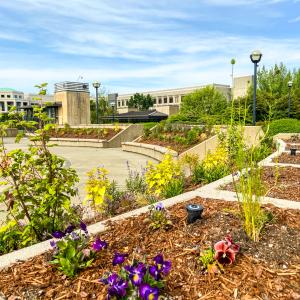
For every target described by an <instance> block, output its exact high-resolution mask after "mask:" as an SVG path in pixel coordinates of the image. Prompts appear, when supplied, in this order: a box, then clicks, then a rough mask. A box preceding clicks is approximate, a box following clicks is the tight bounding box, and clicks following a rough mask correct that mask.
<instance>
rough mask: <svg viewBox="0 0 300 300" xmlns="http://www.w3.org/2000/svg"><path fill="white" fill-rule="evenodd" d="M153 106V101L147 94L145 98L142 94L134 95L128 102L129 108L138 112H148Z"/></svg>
mask: <svg viewBox="0 0 300 300" xmlns="http://www.w3.org/2000/svg"><path fill="white" fill-rule="evenodd" d="M153 105H154V99H153V98H152V97H151V96H150V95H149V94H148V95H147V96H145V95H143V94H139V93H136V94H134V95H133V96H131V97H130V99H129V101H128V107H129V108H137V109H138V110H148V109H149V108H150V107H152V106H153Z"/></svg>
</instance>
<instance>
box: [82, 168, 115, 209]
mask: <svg viewBox="0 0 300 300" xmlns="http://www.w3.org/2000/svg"><path fill="white" fill-rule="evenodd" d="M107 174H108V171H107V170H106V169H105V168H102V167H99V168H94V169H92V170H91V171H89V172H88V173H87V175H88V180H87V183H86V192H87V196H86V198H85V201H84V202H85V204H87V203H88V202H89V203H90V204H91V206H92V207H93V208H94V209H95V210H98V211H103V209H104V207H103V206H104V202H105V200H106V199H108V200H109V199H111V198H112V197H111V195H110V194H109V188H110V186H111V182H110V181H109V179H108V178H107Z"/></svg>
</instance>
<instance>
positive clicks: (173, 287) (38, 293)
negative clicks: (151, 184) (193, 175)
mask: <svg viewBox="0 0 300 300" xmlns="http://www.w3.org/2000/svg"><path fill="white" fill-rule="evenodd" d="M192 202H193V203H201V204H202V205H203V206H204V214H203V219H202V220H198V221H196V222H195V223H194V224H190V225H187V223H186V210H185V205H183V204H178V205H175V206H174V207H172V208H171V209H170V211H169V213H170V219H171V220H172V223H173V224H174V226H173V227H171V228H170V229H169V230H164V229H162V228H161V229H159V230H153V229H150V227H149V223H148V220H147V217H148V216H147V215H146V216H145V215H141V216H138V217H133V218H130V219H127V220H124V221H121V222H119V223H111V224H110V229H109V230H108V231H107V232H105V233H103V234H102V235H101V239H104V240H105V241H107V242H108V249H107V250H106V251H107V252H103V253H101V255H99V256H97V258H96V260H95V262H94V263H93V265H92V266H91V267H89V268H87V269H85V270H84V271H82V272H81V273H80V274H79V275H78V276H76V277H75V278H73V279H67V278H66V276H64V275H62V273H60V272H59V271H58V270H57V269H56V268H55V267H53V266H51V265H49V258H50V253H48V254H45V255H42V256H38V257H36V258H34V259H32V260H30V261H28V262H23V263H20V264H18V265H14V266H12V267H10V268H8V269H6V270H2V271H1V272H0V291H1V292H2V293H3V295H5V297H10V296H11V297H21V299H54V298H55V299H105V296H106V294H107V288H106V287H105V285H104V284H102V283H101V282H99V278H101V277H103V276H104V275H105V273H106V272H107V271H111V270H113V269H115V270H118V268H119V267H118V266H117V267H114V268H113V267H112V260H113V257H114V253H115V252H116V251H118V252H122V253H128V254H129V257H130V259H132V258H133V257H134V258H135V259H138V260H142V259H143V258H144V257H146V259H147V261H148V262H151V261H152V259H153V257H155V256H156V255H157V253H162V254H163V255H164V258H165V259H167V260H170V261H171V271H170V274H169V276H168V277H167V281H166V285H165V288H164V289H163V295H165V296H167V297H173V299H182V300H183V299H191V300H192V299H199V298H200V299H201V297H202V298H203V299H216V300H218V299H219V300H221V299H243V300H246V299H281V300H284V299H298V297H299V296H300V294H299V280H300V257H299V253H300V242H299V241H300V222H299V220H300V218H299V217H300V212H299V210H283V209H279V208H275V207H274V206H271V205H268V206H267V207H265V209H266V210H267V211H269V212H270V213H272V214H273V217H274V221H273V222H271V223H269V224H268V225H267V226H266V228H265V231H264V234H263V235H262V237H261V240H260V241H259V242H257V243H254V242H252V241H250V240H249V239H248V238H247V237H246V235H245V232H244V230H243V229H242V225H241V222H240V219H239V218H238V216H237V213H236V212H237V204H236V203H230V202H225V201H213V200H204V199H200V198H198V199H194V200H193V201H192ZM229 232H230V233H231V234H232V236H233V238H234V240H235V241H236V242H237V243H238V244H239V245H240V246H241V248H240V253H238V254H237V255H236V261H235V262H234V264H232V265H228V266H225V268H224V271H223V272H222V273H219V274H215V275H208V274H206V273H205V272H204V270H203V268H202V267H201V263H200V261H199V252H200V250H203V249H206V248H207V247H209V246H212V245H214V244H215V243H216V242H218V241H220V240H221V239H223V238H224V236H225V235H227V234H228V233H229ZM0 295H1V293H0ZM3 295H2V296H3ZM175 297H176V298H175ZM154 299H157V298H154Z"/></svg>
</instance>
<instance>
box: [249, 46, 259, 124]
mask: <svg viewBox="0 0 300 300" xmlns="http://www.w3.org/2000/svg"><path fill="white" fill-rule="evenodd" d="M261 57H262V53H261V52H260V51H259V50H254V51H253V52H252V53H251V54H250V59H251V61H252V62H253V63H254V79H253V85H254V87H253V116H252V125H253V126H255V124H256V88H257V64H258V63H259V62H260V60H261Z"/></svg>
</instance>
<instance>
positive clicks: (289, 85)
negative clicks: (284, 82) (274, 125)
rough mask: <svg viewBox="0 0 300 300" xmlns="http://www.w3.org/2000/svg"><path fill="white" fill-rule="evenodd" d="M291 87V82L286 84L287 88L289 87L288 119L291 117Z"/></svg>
mask: <svg viewBox="0 0 300 300" xmlns="http://www.w3.org/2000/svg"><path fill="white" fill-rule="evenodd" d="M292 86H293V81H289V82H288V87H289V118H290V117H291V89H292Z"/></svg>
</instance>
